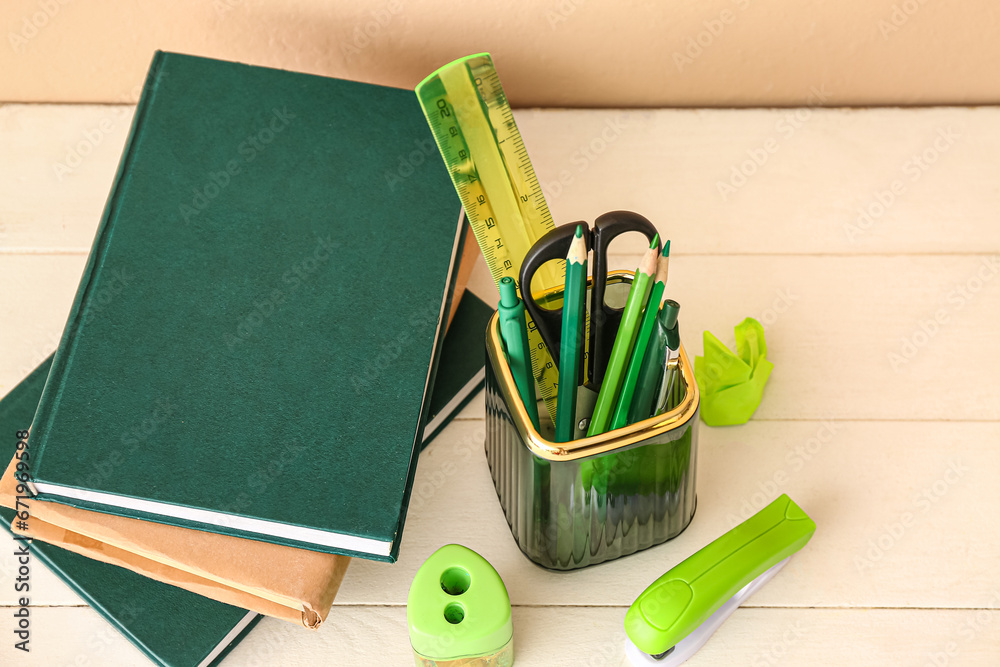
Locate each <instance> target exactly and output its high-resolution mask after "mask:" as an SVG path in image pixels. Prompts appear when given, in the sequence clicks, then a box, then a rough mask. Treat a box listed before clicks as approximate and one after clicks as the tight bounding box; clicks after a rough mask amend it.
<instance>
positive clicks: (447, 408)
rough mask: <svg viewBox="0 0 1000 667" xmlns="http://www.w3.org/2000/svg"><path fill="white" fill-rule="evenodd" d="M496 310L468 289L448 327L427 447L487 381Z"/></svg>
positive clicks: (430, 416) (427, 429) (425, 440)
mask: <svg viewBox="0 0 1000 667" xmlns="http://www.w3.org/2000/svg"><path fill="white" fill-rule="evenodd" d="M493 312H494V309H493V308H491V307H490V306H488V305H487V304H486V303H485V302H484V301H483V300H482V299H480V298H479V297H478V296H476V295H475V294H473V293H472V292H470V291H468V290H466V292H465V294H463V295H462V300H461V301H460V302H459V304H458V309H457V310H456V311H455V319H454V320H453V321H452V323H451V326H450V327H448V333H447V334H446V335H445V338H444V348H443V349H442V350H441V362H440V363H439V364H438V370H437V376H436V377H437V379H436V380H435V382H434V392H433V393H432V394H431V401H430V412H429V413H428V415H427V426H426V427H425V429H424V443H423V446H424V447H426V446H427V445H428V444H429V443H430V441H431V440H432V439H433V438H434V437H435V436H436V435H437V434H438V433H440V432H441V430H442V429H443V428H444V427H445V426H447V425H448V422H449V421H451V418H452V417H454V416H455V414H456V413H457V412H458V411H459V410H461V409H462V408H463V407H464V406H465V405H466V403H468V402H469V400H470V399H471V398H472V396H473V395H474V394H475V393H476V390H477V389H479V388H480V387H482V386H483V383H484V381H485V379H486V345H485V339H486V327H487V326H488V325H489V321H490V318H491V317H492V316H493Z"/></svg>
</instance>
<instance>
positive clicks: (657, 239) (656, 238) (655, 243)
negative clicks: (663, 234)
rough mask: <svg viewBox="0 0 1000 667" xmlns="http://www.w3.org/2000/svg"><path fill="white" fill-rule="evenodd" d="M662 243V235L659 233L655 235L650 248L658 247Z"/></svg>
mask: <svg viewBox="0 0 1000 667" xmlns="http://www.w3.org/2000/svg"><path fill="white" fill-rule="evenodd" d="M659 245H660V235H659V234H657V235H656V236H654V237H653V241H652V242H651V243H650V244H649V247H650V248H657V247H659Z"/></svg>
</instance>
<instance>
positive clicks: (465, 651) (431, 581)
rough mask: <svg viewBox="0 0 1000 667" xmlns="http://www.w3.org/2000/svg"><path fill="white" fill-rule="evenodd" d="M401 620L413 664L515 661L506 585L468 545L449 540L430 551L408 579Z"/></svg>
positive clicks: (504, 665) (503, 666)
mask: <svg viewBox="0 0 1000 667" xmlns="http://www.w3.org/2000/svg"><path fill="white" fill-rule="evenodd" d="M406 624H407V626H409V630H410V646H411V647H412V648H413V654H414V658H415V661H416V664H418V665H422V666H426V667H431V666H434V665H440V666H441V667H445V666H446V665H447V666H449V667H452V666H454V665H456V664H468V665H496V666H497V667H510V666H511V665H513V664H514V626H513V624H512V623H511V614H510V596H509V595H508V594H507V587H506V586H504V585H503V580H502V579H501V578H500V575H499V574H497V571H496V570H495V569H493V566H492V565H490V564H489V562H487V560H486V559H485V558H483V557H482V556H480V555H479V554H477V553H476V552H475V551H473V550H472V549H468V548H466V547H463V546H461V545H458V544H449V545H447V546H443V547H441V548H440V549H438V550H437V551H435V552H434V553H433V554H431V557H430V558H428V559H427V561H426V562H425V563H424V564H423V565H422V566H421V567H420V569H419V570H417V574H416V576H415V577H414V578H413V583H412V584H411V585H410V592H409V594H408V595H407V597H406ZM457 661H461V662H457Z"/></svg>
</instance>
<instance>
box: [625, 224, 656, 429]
mask: <svg viewBox="0 0 1000 667" xmlns="http://www.w3.org/2000/svg"><path fill="white" fill-rule="evenodd" d="M669 268H670V239H667V241H666V242H665V243H664V244H663V252H662V253H660V256H659V258H658V259H657V260H656V277H655V278H654V280H655V281H656V282H654V283H653V291H652V293H651V294H650V295H649V304H647V305H646V312H645V313H644V314H643V317H642V325H641V326H640V327H639V336H638V338H636V341H635V349H634V350H633V351H632V357H631V358H630V359H629V362H628V370H627V371H625V380H624V381H623V382H622V394H621V396H620V397H619V399H618V405H617V406H616V407H615V416H614V417H613V418H612V419H611V430H614V429H616V428H621V427H622V426H626V425H627V424H631V423H633V422H634V421H635V420H634V419H629V415H630V414H633V412H632V404H633V403H634V402H635V401H637V400H647V399H645V398H644V397H643V396H642V393H643V392H642V389H641V388H639V389H637V388H638V387H639V382H640V377H641V376H642V368H643V360H644V359H645V358H646V356H647V355H648V352H649V348H650V346H651V345H652V344H653V342H652V339H653V338H655V336H653V331H654V330H655V329H656V324H657V323H656V320H657V314H658V313H659V310H660V307H661V306H662V305H663V302H664V301H665V300H666V298H667V295H666V289H667V270H668V269H669ZM648 400H652V399H651V397H650V399H648Z"/></svg>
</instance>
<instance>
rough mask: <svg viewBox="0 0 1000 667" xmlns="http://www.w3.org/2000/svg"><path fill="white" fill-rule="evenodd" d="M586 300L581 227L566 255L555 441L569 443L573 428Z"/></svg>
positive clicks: (584, 245)
mask: <svg viewBox="0 0 1000 667" xmlns="http://www.w3.org/2000/svg"><path fill="white" fill-rule="evenodd" d="M586 297H587V242H586V241H585V240H584V238H583V226H582V225H580V226H578V227H577V228H576V236H574V237H573V240H572V242H571V243H570V246H569V253H567V255H566V289H565V291H564V292H563V314H562V335H561V340H560V343H559V390H558V391H559V393H558V396H557V402H556V442H569V441H570V440H572V439H573V433H574V431H575V429H576V393H577V388H578V387H579V384H580V358H581V354H582V352H583V349H582V347H583V333H584V326H583V318H584V315H585V313H586Z"/></svg>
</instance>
